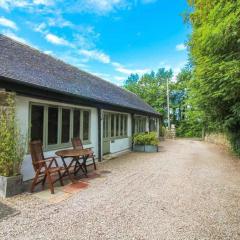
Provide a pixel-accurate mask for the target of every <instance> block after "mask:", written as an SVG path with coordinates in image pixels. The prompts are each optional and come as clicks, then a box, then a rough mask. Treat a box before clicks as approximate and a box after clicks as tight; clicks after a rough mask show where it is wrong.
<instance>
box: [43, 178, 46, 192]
mask: <svg viewBox="0 0 240 240" xmlns="http://www.w3.org/2000/svg"><path fill="white" fill-rule="evenodd" d="M45 182H46V174H45V175H44V177H43V180H42V190H44V185H45Z"/></svg>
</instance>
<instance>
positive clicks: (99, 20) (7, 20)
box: [0, 0, 191, 85]
mask: <svg viewBox="0 0 240 240" xmlns="http://www.w3.org/2000/svg"><path fill="white" fill-rule="evenodd" d="M187 9H188V6H187V3H186V0H128V1H127V0H68V1H64V0H0V32H1V33H3V34H5V35H8V36H9V37H12V38H15V39H17V40H18V41H21V42H24V43H26V44H29V45H31V46H32V47H35V48H38V49H39V50H41V51H43V52H45V53H47V54H51V55H53V56H55V57H57V58H60V59H62V60H64V61H65V62H67V63H70V64H72V65H75V66H77V67H79V68H80V69H82V70H85V71H88V72H91V73H93V74H95V75H98V76H99V77H102V78H104V79H106V80H108V81H111V82H113V83H115V84H117V85H122V84H123V82H124V80H125V79H126V78H127V77H128V75H130V73H138V74H140V75H141V74H143V73H145V72H148V71H150V70H155V71H156V70H157V69H158V68H160V67H166V68H170V67H171V68H172V69H173V70H174V72H175V74H176V73H178V72H179V70H180V69H181V68H182V67H183V66H184V65H185V63H186V61H187V50H186V47H185V46H184V43H185V42H186V41H187V37H188V34H189V33H190V30H191V29H190V27H189V26H187V25H185V24H184V23H183V19H182V16H181V13H183V12H184V11H185V10H187Z"/></svg>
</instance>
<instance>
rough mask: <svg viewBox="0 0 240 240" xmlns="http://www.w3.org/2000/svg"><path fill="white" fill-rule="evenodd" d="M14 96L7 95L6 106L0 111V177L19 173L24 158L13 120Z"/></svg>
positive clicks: (14, 120)
mask: <svg viewBox="0 0 240 240" xmlns="http://www.w3.org/2000/svg"><path fill="white" fill-rule="evenodd" d="M13 99H14V96H12V95H9V97H8V99H7V103H8V106H7V107H2V109H0V139H1V140H0V175H2V176H6V177H9V176H14V175H17V174H19V173H20V167H21V163H22V160H23V156H24V149H25V144H24V138H23V137H22V136H21V134H20V132H19V130H18V128H17V126H16V119H15V107H14V105H15V102H14V100H13Z"/></svg>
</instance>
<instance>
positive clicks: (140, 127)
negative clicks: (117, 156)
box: [135, 116, 146, 133]
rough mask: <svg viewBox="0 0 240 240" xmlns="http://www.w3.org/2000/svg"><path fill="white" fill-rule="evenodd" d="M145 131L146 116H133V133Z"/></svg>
mask: <svg viewBox="0 0 240 240" xmlns="http://www.w3.org/2000/svg"><path fill="white" fill-rule="evenodd" d="M142 132H146V117H140V116H139V117H135V133H142Z"/></svg>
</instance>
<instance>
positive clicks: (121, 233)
mask: <svg viewBox="0 0 240 240" xmlns="http://www.w3.org/2000/svg"><path fill="white" fill-rule="evenodd" d="M161 145H162V147H161V152H159V153H148V154H145V153H130V154H127V155H125V156H122V157H119V158H116V159H114V160H110V161H108V162H105V163H103V164H100V165H99V170H100V171H101V170H107V171H110V172H107V171H106V172H105V173H103V175H104V177H101V178H97V179H93V180H92V181H91V183H90V186H89V187H88V188H87V189H85V190H82V191H80V192H79V193H77V194H74V195H73V197H71V198H69V199H68V200H66V201H64V202H61V203H59V204H52V205H51V204H48V203H47V202H43V201H41V200H39V199H37V198H36V197H34V195H31V194H23V195H21V196H18V197H14V198H11V199H9V200H8V201H6V200H4V201H3V200H2V202H3V203H4V204H7V205H9V206H10V207H13V208H14V209H16V211H19V214H18V215H15V216H10V217H8V218H4V219H2V220H0V239H1V240H4V239H11V240H13V239H54V240H55V239H59V240H62V239H64V240H66V239H77V240H78V239H91V240H94V239H97V240H101V239H138V240H142V239H151V240H154V239H173V240H177V239H188V240H189V239H190V240H191V239H197V240H198V239H229V240H230V239H231V240H235V239H238V240H239V239H240V161H239V160H238V159H235V158H233V157H231V156H230V155H229V154H228V153H226V152H224V151H222V150H220V149H219V148H217V147H216V146H214V145H212V144H208V143H204V142H199V141H193V140H175V141H174V140H169V141H165V142H163V143H162V144H161Z"/></svg>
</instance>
